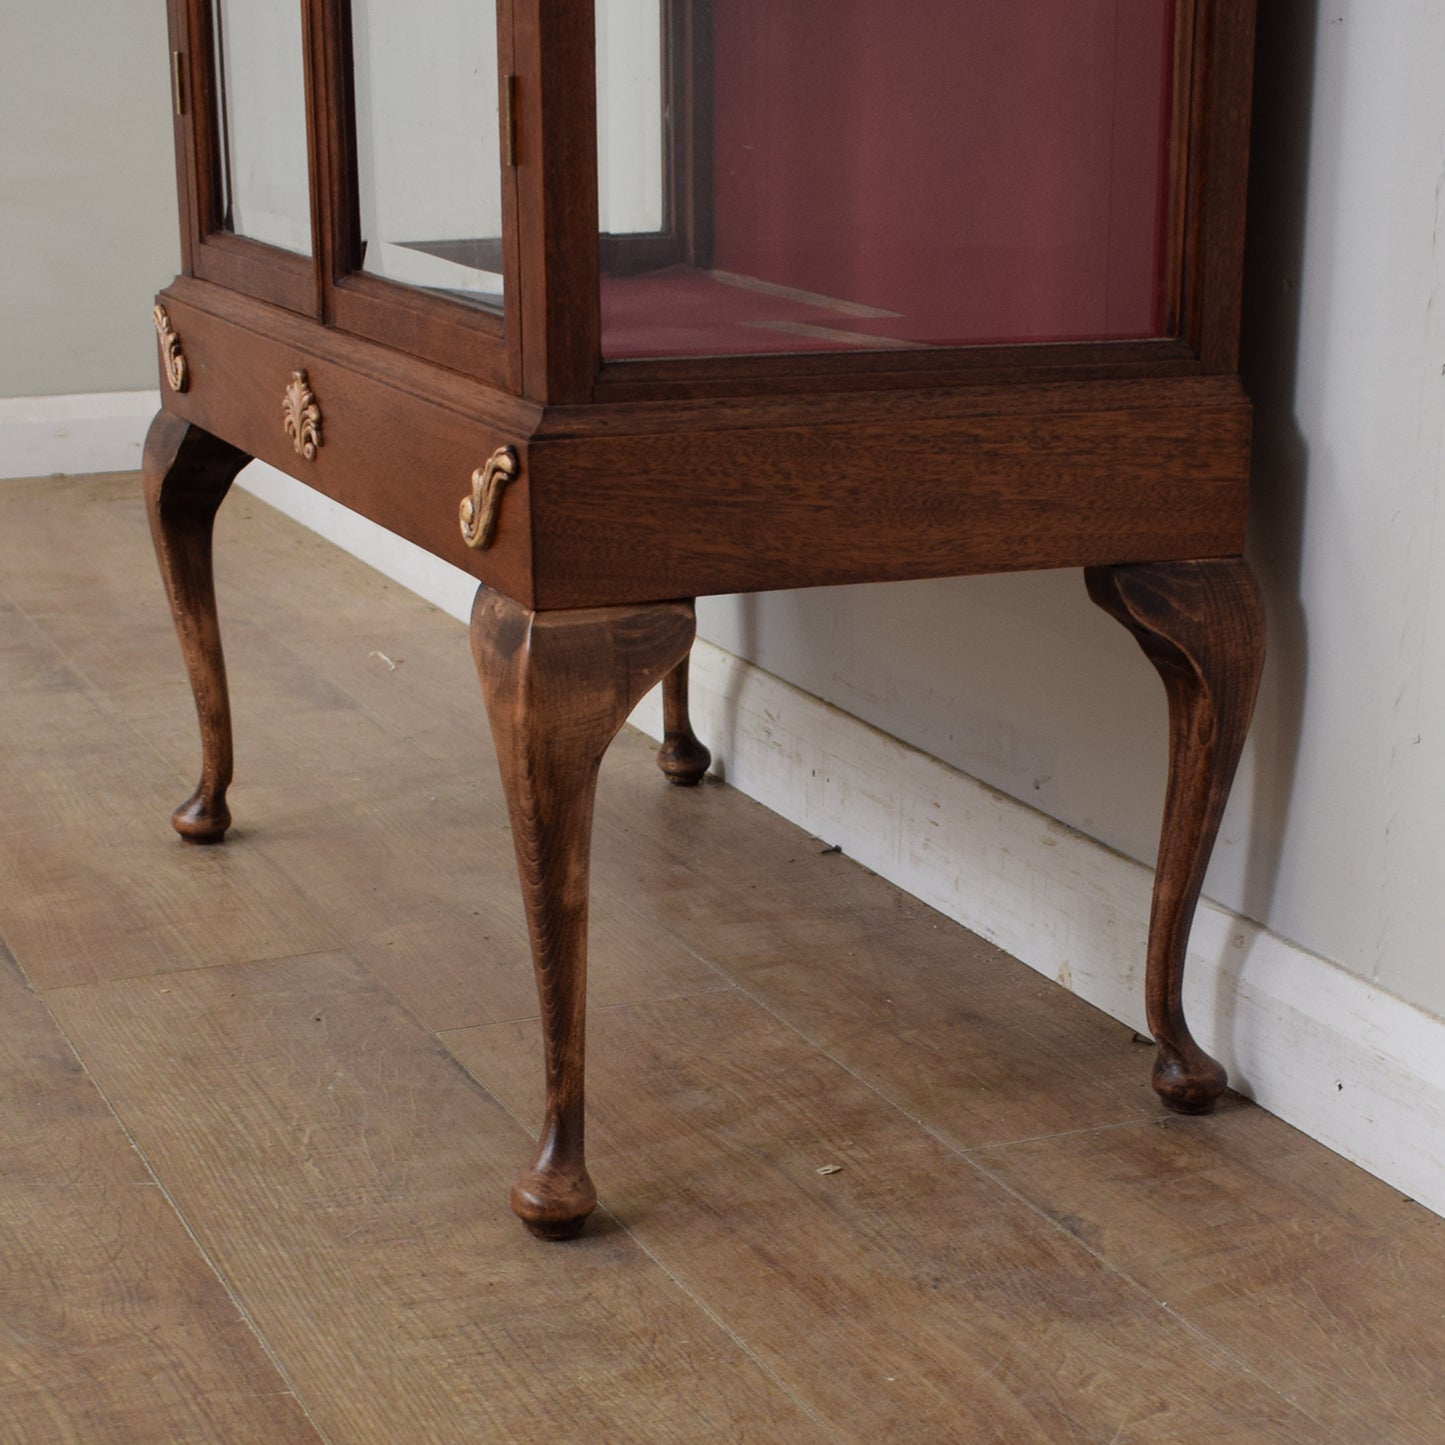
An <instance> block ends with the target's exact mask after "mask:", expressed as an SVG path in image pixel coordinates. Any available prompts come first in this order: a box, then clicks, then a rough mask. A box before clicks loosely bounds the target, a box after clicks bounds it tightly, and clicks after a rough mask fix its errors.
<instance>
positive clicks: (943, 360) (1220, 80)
mask: <svg viewBox="0 0 1445 1445" xmlns="http://www.w3.org/2000/svg"><path fill="white" fill-rule="evenodd" d="M513 3H514V5H515V8H516V13H517V33H518V37H519V42H518V65H519V71H520V72H521V73H522V74H523V75H524V77H525V81H526V85H525V93H526V104H525V105H524V106H523V109H522V111H521V112H520V114H521V117H522V121H523V124H524V125H525V127H526V134H527V137H528V139H527V142H526V143H524V145H523V147H522V165H521V170H520V173H519V181H520V185H521V197H522V203H521V227H522V231H523V240H524V246H525V254H526V257H527V266H528V270H527V274H526V275H525V276H524V288H525V296H526V303H525V306H524V324H525V327H526V337H527V339H526V341H525V342H524V353H525V357H526V366H525V391H526V394H527V395H528V396H531V397H534V398H536V399H537V400H541V401H547V402H555V403H564V404H578V403H585V402H594V401H629V402H630V401H647V400H664V399H683V398H690V397H697V398H703V397H708V396H717V397H721V396H742V395H757V394H767V393H776V392H778V391H785V392H795V393H807V392H824V391H837V390H876V389H879V388H894V387H904V388H919V387H935V386H942V387H947V386H951V385H957V384H960V383H972V384H989V385H1017V384H1028V383H1031V382H1032V383H1051V382H1059V381H1068V380H1079V381H1087V380H1104V379H1128V378H1135V377H1136V378H1141V379H1143V378H1167V377H1188V376H1199V375H1227V374H1231V373H1233V372H1235V371H1236V370H1237V368H1238V332H1239V308H1240V287H1241V273H1242V266H1243V236H1244V199H1245V187H1246V181H1247V173H1248V145H1249V120H1250V106H1251V101H1252V94H1253V46H1254V11H1255V0H1175V31H1174V33H1175V83H1174V92H1173V93H1174V103H1173V121H1172V126H1171V135H1172V147H1171V149H1172V154H1173V156H1174V157H1175V160H1174V163H1173V165H1172V167H1171V174H1170V179H1169V186H1168V199H1167V205H1168V209H1169V222H1168V227H1167V231H1166V274H1167V275H1168V277H1169V278H1170V280H1169V286H1170V290H1169V293H1168V296H1167V302H1166V323H1167V327H1168V333H1169V334H1167V335H1165V336H1163V337H1161V338H1159V339H1149V340H1140V341H1082V342H1062V343H1040V344H1024V345H1004V346H975V347H958V348H938V349H928V350H920V351H903V350H892V351H877V352H859V353H850V354H846V355H845V354H838V353H831V354H827V355H820V354H816V353H813V354H809V353H800V354H789V355H774V356H742V357H736V356H734V357H719V358H707V357H702V358H668V359H666V360H659V361H648V360H639V361H631V360H617V361H611V360H608V361H604V359H603V357H602V352H601V336H600V331H601V326H600V277H599V269H600V268H599V234H598V227H597V223H596V214H595V213H596V184H595V179H593V180H592V181H591V183H590V184H588V183H587V182H588V178H595V176H596V167H597V115H596V91H595V78H594V73H593V67H594V63H595V28H594V27H595V15H594V7H593V3H592V0H513ZM660 3H664V4H668V3H670V0H660ZM539 237H540V238H541V244H540V247H539V246H538V245H536V244H534V243H535V242H536V240H537V238H539ZM604 244H605V243H604Z"/></svg>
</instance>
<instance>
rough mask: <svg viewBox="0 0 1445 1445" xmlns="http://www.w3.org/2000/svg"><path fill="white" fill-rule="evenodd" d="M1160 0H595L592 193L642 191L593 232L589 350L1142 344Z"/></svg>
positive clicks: (1157, 330)
mask: <svg viewBox="0 0 1445 1445" xmlns="http://www.w3.org/2000/svg"><path fill="white" fill-rule="evenodd" d="M1174 11H1175V4H1174V0H1011V3H1008V4H1001V3H999V0H887V3H885V0H786V3H780V0H599V5H598V13H599V22H598V39H599V51H600V53H601V54H603V55H605V57H606V58H607V60H608V62H609V64H610V66H611V70H610V71H609V73H608V74H607V75H606V76H604V77H600V79H599V96H600V97H601V101H600V104H601V116H600V120H599V125H600V128H601V130H602V132H603V134H604V135H606V136H608V138H609V144H608V145H607V146H606V147H604V148H602V149H601V152H600V164H601V167H602V172H603V173H602V175H601V177H600V184H601V188H602V191H603V193H604V194H606V195H609V196H611V195H614V194H615V193H616V192H617V191H618V189H619V188H620V186H621V185H622V184H623V183H624V182H625V183H626V184H628V185H629V186H631V187H637V186H638V185H639V184H640V180H639V178H640V177H645V178H646V179H647V182H648V183H649V184H650V185H653V186H654V187H657V188H660V191H661V194H662V196H663V198H664V204H663V207H662V212H661V216H662V219H661V223H660V224H659V225H658V227H657V228H656V229H655V231H654V233H653V235H652V236H651V237H642V236H635V235H629V236H617V235H611V236H606V235H605V236H604V238H603V243H602V258H603V272H604V275H603V283H602V325H603V350H604V352H605V354H606V355H608V356H611V357H629V356H636V357H641V356H650V357H665V356H703V355H722V354H732V353H767V352H784V351H855V350H865V351H866V350H879V349H898V348H910V349H916V348H922V347H932V346H967V345H980V344H987V343H1005V342H1042V341H1064V340H1094V339H1123V338H1131V337H1151V336H1159V335H1162V334H1164V333H1165V331H1166V329H1167V327H1168V325H1169V318H1168V312H1169V304H1168V293H1169V276H1168V254H1167V253H1168V247H1167V232H1168V220H1169V218H1168V195H1169V190H1170V155H1169V150H1170V133H1171V129H1172V126H1171V106H1172V79H1173V70H1174V50H1173V47H1174ZM628 26H630V27H631V29H630V31H629V30H628V28H627V27H628ZM659 52H660V63H659V65H658V70H657V74H658V77H659V78H658V79H656V80H654V79H653V78H652V76H653V71H652V69H651V63H652V62H651V57H652V56H654V55H659ZM622 57H626V60H625V62H624V60H623V58H622ZM644 63H645V64H644ZM628 67H633V68H634V69H635V68H639V67H641V68H644V69H645V72H646V76H647V79H646V80H645V81H642V82H637V81H634V80H632V79H631V78H630V75H629V74H628ZM619 89H622V90H625V91H626V92H627V103H626V107H624V106H623V105H622V103H621V102H620V101H619V99H618V91H619ZM644 104H646V105H647V106H649V107H654V108H655V109H656V112H657V114H658V116H659V117H660V120H661V122H662V123H661V125H660V126H659V127H658V128H657V129H656V130H650V131H647V130H643V128H642V127H640V126H639V125H638V124H636V123H635V122H630V123H628V124H626V125H623V124H620V123H619V120H618V116H619V114H620V113H623V112H624V111H626V113H627V114H630V111H631V110H632V109H636V108H637V107H640V106H642V105H644ZM623 134H626V135H627V136H628V137H629V138H630V139H629V140H628V142H627V145H628V146H629V149H623V147H622V145H621V144H620V143H619V140H618V137H619V136H621V135H623ZM604 214H606V213H604ZM604 229H612V230H613V231H616V230H617V229H619V228H618V227H617V225H616V223H615V221H614V222H613V223H612V225H611V226H610V227H605V228H604Z"/></svg>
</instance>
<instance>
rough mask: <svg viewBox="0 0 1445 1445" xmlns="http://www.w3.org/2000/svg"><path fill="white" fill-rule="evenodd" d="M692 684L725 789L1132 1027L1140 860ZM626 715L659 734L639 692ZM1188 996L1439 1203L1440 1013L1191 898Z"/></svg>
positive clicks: (1254, 1058)
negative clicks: (1194, 907) (1195, 906)
mask: <svg viewBox="0 0 1445 1445" xmlns="http://www.w3.org/2000/svg"><path fill="white" fill-rule="evenodd" d="M242 484H243V485H244V486H245V487H247V488H248V489H249V490H251V491H252V492H253V493H255V494H256V495H257V496H258V497H260V498H262V499H263V500H265V501H267V502H270V503H271V504H272V505H274V506H277V507H278V508H279V509H280V510H282V511H284V512H286V513H287V514H288V515H290V516H292V517H295V518H296V519H297V520H298V521H301V522H302V523H304V524H305V525H306V526H308V527H311V528H313V529H314V530H316V531H318V532H320V533H321V534H322V535H323V536H326V537H329V538H330V539H331V540H333V541H335V542H337V543H338V544H339V545H341V546H342V547H344V548H346V549H347V550H349V551H352V552H354V553H355V554H356V555H357V556H359V557H361V558H362V559H363V560H364V561H366V562H368V563H369V564H370V565H372V566H374V567H376V568H378V569H379V570H380V571H382V572H385V573H386V574H387V575H388V576H390V577H392V578H393V579H394V580H396V581H397V582H399V583H401V584H402V585H404V586H406V587H408V588H410V589H411V590H413V591H416V592H418V593H419V594H420V595H422V596H424V597H426V598H427V599H428V600H429V601H430V602H432V603H433V604H434V605H436V606H438V607H440V608H442V609H443V610H444V611H446V612H449V613H450V614H451V615H452V616H455V617H458V618H463V619H464V618H465V617H466V616H467V614H468V612H469V610H470V607H471V599H472V594H473V593H474V591H475V584H474V583H473V581H472V579H471V578H470V577H468V576H467V575H466V574H465V573H463V572H461V571H460V570H459V569H457V568H454V567H451V566H449V565H447V564H446V563H443V562H439V561H438V560H437V559H436V558H434V557H432V556H430V555H429V554H428V553H425V552H423V551H421V550H420V549H419V548H416V547H412V546H410V544H407V543H400V542H398V540H397V539H396V538H394V537H392V536H391V535H390V534H389V533H387V532H385V531H384V530H383V529H382V528H380V527H376V526H375V525H374V524H372V523H370V522H367V521H365V520H364V519H363V518H360V517H357V516H356V515H355V514H353V513H351V512H348V511H346V510H345V509H344V508H342V507H339V506H337V505H336V504H335V503H333V502H330V501H328V500H327V499H326V498H324V497H321V496H319V495H318V494H317V493H315V492H313V491H311V490H310V489H309V488H307V487H303V486H302V485H301V484H300V483H297V482H294V481H292V480H291V479H290V478H289V477H286V476H284V475H283V474H282V473H280V472H275V471H273V470H272V469H270V468H268V467H262V466H259V465H255V466H252V467H249V468H248V469H247V470H246V472H245V473H243V474H242ZM691 695H692V710H693V717H694V720H695V723H696V727H697V731H698V733H699V734H700V735H701V736H702V737H703V738H704V740H705V741H706V742H707V745H708V746H709V747H710V748H711V749H712V751H713V755H714V757H715V759H716V760H717V761H716V765H715V766H716V768H717V771H718V772H719V773H720V774H721V775H722V776H724V777H725V778H726V779H727V781H728V782H729V783H730V784H732V785H733V786H734V787H737V788H739V789H741V790H742V791H743V792H745V793H747V794H748V795H749V796H751V797H753V798H756V799H758V800H759V801H760V802H762V803H764V804H765V805H766V806H767V807H769V808H771V809H773V810H774V811H775V812H777V813H780V814H781V815H782V816H783V817H785V818H787V819H789V820H790V821H792V822H794V823H796V824H798V825H799V826H800V827H803V828H806V829H807V830H808V831H809V832H810V833H813V834H815V835H816V836H818V837H820V838H824V839H826V840H827V841H828V842H829V843H832V844H837V845H839V846H840V847H841V848H842V850H843V852H844V853H846V854H847V855H848V856H849V857H852V858H854V859H856V860H857V861H858V862H860V863H862V864H864V865H865V866H866V867H868V868H871V869H872V870H873V871H874V872H876V873H879V874H881V875H882V876H883V877H885V878H887V879H889V880H890V881H891V882H893V883H896V884H897V885H898V886H899V887H900V888H903V889H905V890H906V891H907V892H909V893H911V894H913V895H914V896H915V897H917V898H919V899H921V900H923V901H924V902H925V903H928V904H930V905H931V906H932V907H934V908H936V909H938V910H939V911H940V912H941V913H943V914H945V915H947V916H948V917H949V918H953V919H955V920H957V921H958V922H959V923H962V924H963V925H964V926H965V927H967V928H970V929H972V930H974V931H975V932H976V933H979V934H982V935H983V936H984V937H985V938H988V939H990V940H992V941H993V942H994V943H996V944H998V946H999V947H1000V948H1002V949H1004V950H1005V951H1006V952H1008V953H1010V954H1012V955H1013V956H1014V957H1015V958H1018V959H1020V960H1022V961H1023V962H1024V963H1026V964H1028V965H1029V966H1030V967H1031V968H1034V969H1036V970H1038V971H1039V972H1040V973H1042V974H1045V975H1047V976H1048V977H1049V978H1052V979H1055V980H1057V981H1058V982H1059V983H1061V984H1062V985H1063V986H1064V987H1066V988H1069V989H1071V990H1072V991H1073V992H1075V993H1077V994H1079V995H1080V996H1081V997H1083V998H1085V999H1087V1000H1088V1001H1089V1002H1090V1003H1092V1004H1094V1005H1096V1006H1097V1007H1099V1008H1101V1009H1103V1010H1104V1011H1105V1012H1106V1013H1109V1014H1111V1015H1113V1016H1114V1017H1115V1018H1118V1019H1122V1020H1123V1021H1125V1022H1126V1023H1129V1024H1131V1025H1133V1026H1134V1027H1135V1028H1142V1027H1143V1024H1144V1021H1143V1016H1142V998H1143V985H1142V978H1141V973H1142V968H1143V959H1144V941H1145V928H1146V922H1147V919H1148V911H1149V890H1150V885H1151V880H1152V872H1151V870H1150V869H1149V868H1147V867H1144V866H1143V865H1142V864H1140V863H1137V862H1135V861H1134V860H1132V859H1129V858H1125V857H1122V856H1121V855H1120V854H1118V853H1115V852H1113V851H1112V850H1111V849H1109V848H1106V847H1105V846H1104V845H1103V844H1101V843H1098V842H1096V841H1095V840H1093V839H1092V838H1088V837H1085V836H1084V835H1083V834H1081V833H1077V832H1075V831H1073V830H1072V829H1070V828H1067V827H1065V826H1064V825H1063V824H1061V823H1059V822H1056V821H1055V820H1054V819H1051V818H1048V817H1046V816H1045V815H1043V814H1042V813H1039V812H1036V811H1035V810H1034V809H1032V808H1029V807H1027V806H1025V805H1024V804H1022V803H1019V802H1017V801H1015V800H1014V799H1012V798H1009V797H1005V796H1004V795H1002V794H1000V793H997V792H994V791H993V790H992V789H991V788H988V787H986V786H985V785H984V784H982V783H979V782H977V781H976V780H974V779H973V778H970V777H968V776H966V775H965V774H963V773H959V772H956V771H955V770H954V769H952V768H950V767H948V766H946V765H945V764H943V763H940V762H939V761H937V760H936V759H934V758H930V757H928V756H926V755H925V754H923V753H920V752H918V751H916V750H914V749H912V748H909V747H906V746H905V745H904V744H902V743H900V742H898V741H897V740H896V739H894V738H891V737H888V736H887V735H886V734H884V733H881V732H878V731H877V730H876V729H874V728H871V727H869V726H868V725H867V724H865V723H862V722H860V721H859V720H858V719H857V718H854V717H851V716H849V715H848V714H846V713H843V712H840V711H839V710H838V709H837V708H834V707H831V706H829V705H828V704H827V703H824V702H822V701H820V700H819V699H817V698H815V697H812V696H810V695H808V694H807V693H804V692H801V691H800V690H799V689H797V688H795V687H792V686H791V685H790V684H788V683H786V682H783V681H782V680H781V679H779V678H776V677H773V676H771V675H770V674H768V673H765V672H763V671H762V670H761V669H759V668H757V667H754V666H752V665H751V664H750V663H747V662H745V661H743V660H742V659H740V658H737V657H734V656H733V655H731V654H730V653H726V652H724V651H722V650H721V649H720V648H717V647H713V646H712V645H711V644H709V643H706V642H699V643H698V644H697V647H696V648H695V650H694V653H693V662H692V673H691ZM632 721H633V723H634V724H635V725H637V726H638V727H640V728H641V729H642V730H643V731H644V732H646V733H649V734H651V736H653V737H654V738H659V737H661V734H662V709H661V702H660V700H659V698H658V695H657V694H656V693H654V694H653V695H652V696H651V697H649V698H648V699H646V700H645V701H644V702H643V703H642V705H641V706H640V707H639V708H638V709H637V711H636V712H635V713H634V714H633V718H632ZM1161 802H1162V799H1161ZM1187 1002H1188V1008H1189V1017H1190V1020H1191V1023H1192V1024H1193V1027H1194V1030H1195V1033H1196V1034H1197V1035H1198V1037H1199V1040H1200V1042H1201V1043H1202V1044H1203V1045H1204V1047H1205V1048H1207V1049H1208V1050H1209V1051H1210V1052H1211V1053H1212V1054H1214V1055H1215V1056H1216V1057H1217V1058H1219V1059H1220V1060H1221V1061H1222V1062H1223V1063H1224V1064H1225V1066H1226V1067H1227V1068H1228V1070H1229V1074H1230V1081H1231V1083H1232V1084H1233V1085H1234V1086H1235V1087H1236V1088H1238V1089H1239V1090H1240V1091H1241V1092H1243V1093H1245V1094H1247V1095H1248V1096H1250V1097H1251V1098H1253V1099H1255V1100H1257V1101H1258V1102H1259V1103H1260V1104H1261V1105H1263V1107H1265V1108H1266V1109H1268V1110H1269V1111H1270V1112H1271V1113H1273V1114H1276V1115H1278V1116H1279V1117H1280V1118H1282V1119H1284V1120H1286V1121H1287V1122H1289V1123H1291V1124H1293V1125H1295V1126H1296V1127H1297V1128H1299V1129H1301V1130H1302V1131H1303V1132H1304V1133H1306V1134H1308V1135H1310V1136H1311V1137H1312V1138H1315V1139H1318V1140H1319V1141H1320V1142H1322V1143H1324V1144H1326V1145H1328V1146H1329V1147H1330V1148H1331V1149H1334V1150H1336V1151H1337V1152H1338V1153H1340V1154H1343V1155H1344V1156H1345V1157H1346V1158H1349V1159H1352V1160H1354V1161H1355V1162H1356V1163H1358V1164H1360V1165H1361V1166H1363V1167H1364V1168H1365V1169H1367V1170H1369V1171H1370V1172H1371V1173H1372V1174H1375V1175H1378V1176H1379V1177H1380V1178H1382V1179H1384V1180H1386V1181H1387V1182H1389V1183H1390V1184H1392V1185H1394V1186H1395V1187H1396V1188H1398V1189H1400V1190H1402V1191H1403V1192H1404V1193H1406V1194H1408V1195H1410V1196H1411V1197H1412V1198H1414V1199H1416V1200H1418V1201H1419V1202H1420V1203H1422V1204H1424V1205H1427V1206H1428V1207H1429V1208H1431V1209H1433V1210H1434V1211H1436V1212H1437V1213H1441V1214H1445V1021H1442V1020H1441V1019H1439V1018H1437V1017H1435V1016H1434V1015H1431V1014H1427V1013H1425V1012H1423V1011H1421V1010H1419V1009H1416V1008H1414V1007H1412V1006H1411V1005H1409V1004H1406V1003H1404V1002H1402V1001H1400V1000H1399V999H1396V998H1394V997H1392V996H1391V995H1389V994H1386V993H1383V992H1382V991H1380V990H1379V989H1377V988H1374V987H1372V986H1371V985H1370V984H1369V983H1368V982H1367V981H1366V980H1364V979H1362V978H1360V977H1358V976H1357V975H1354V974H1351V973H1348V972H1346V971H1345V970H1344V969H1341V968H1339V967H1337V966H1336V965H1334V964H1332V963H1330V962H1329V961H1328V960H1326V959H1323V958H1320V957H1318V956H1316V955H1314V954H1311V953H1308V952H1306V951H1305V950H1304V949H1302V948H1299V947H1298V946H1297V945H1295V944H1293V943H1291V942H1289V941H1288V940H1287V939H1284V938H1281V937H1279V936H1278V935H1277V934H1273V933H1271V932H1269V931H1268V930H1267V929H1264V928H1261V927H1260V926H1259V925H1258V924H1256V923H1253V922H1251V921H1250V920H1248V919H1245V918H1241V917H1239V916H1238V915H1236V914H1233V913H1230V912H1228V911H1227V910H1225V909H1223V908H1220V907H1218V906H1217V905H1215V904H1213V903H1210V902H1209V901H1208V900H1207V899H1206V900H1205V901H1204V902H1203V903H1201V905H1200V908H1199V914H1198V918H1197V920H1196V923H1195V928H1194V936H1193V938H1192V940H1191V948H1190V955H1189V965H1188V977H1187Z"/></svg>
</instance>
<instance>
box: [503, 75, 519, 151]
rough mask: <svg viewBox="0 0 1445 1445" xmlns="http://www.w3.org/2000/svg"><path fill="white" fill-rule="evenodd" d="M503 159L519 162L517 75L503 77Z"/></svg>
mask: <svg viewBox="0 0 1445 1445" xmlns="http://www.w3.org/2000/svg"><path fill="white" fill-rule="evenodd" d="M502 159H503V160H504V162H505V163H506V164H507V165H509V166H515V165H516V164H517V77H516V76H515V75H504V76H503V77H502Z"/></svg>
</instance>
